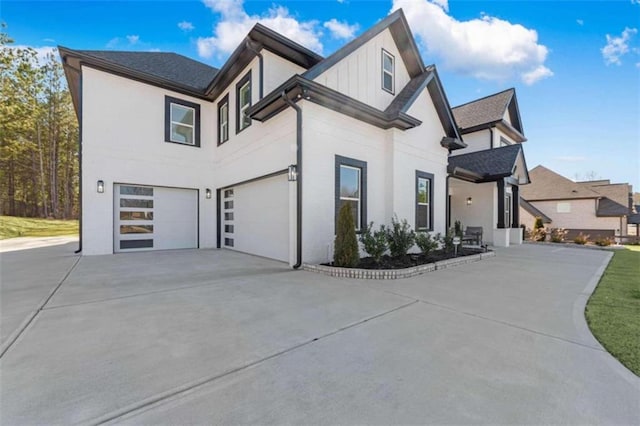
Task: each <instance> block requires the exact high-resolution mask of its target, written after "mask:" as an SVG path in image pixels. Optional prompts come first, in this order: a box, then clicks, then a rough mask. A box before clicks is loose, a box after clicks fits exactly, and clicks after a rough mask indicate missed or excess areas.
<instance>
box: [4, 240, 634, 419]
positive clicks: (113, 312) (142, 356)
mask: <svg viewBox="0 0 640 426" xmlns="http://www.w3.org/2000/svg"><path fill="white" fill-rule="evenodd" d="M74 248H75V247H72V246H58V247H55V248H46V249H33V250H26V251H20V252H14V253H8V254H2V292H1V293H0V296H2V318H1V319H2V328H3V330H2V331H3V332H2V336H5V335H7V336H13V337H16V335H17V338H16V339H15V341H13V343H12V344H11V345H10V346H9V347H8V349H7V350H6V352H5V354H4V356H3V357H2V359H1V360H0V368H1V376H0V393H1V394H0V404H1V405H0V423H1V424H3V425H13V424H21V425H22V424H69V423H82V424H86V423H92V424H96V423H103V422H113V423H118V424H121V423H125V424H126V423H131V424H202V423H206V424H255V423H260V424H284V423H288V424H300V423H305V424H338V423H340V424H353V423H359V424H365V423H366V424H392V423H393V424H409V423H411V424H423V423H456V424H461V423H476V424H477V423H484V424H488V423H491V424H493V423H501V424H541V423H553V424H639V423H640V410H639V406H638V401H639V400H640V379H638V378H637V377H636V376H634V375H633V374H631V373H630V372H629V371H628V370H626V369H625V368H624V367H622V366H621V365H620V364H619V363H618V362H617V361H615V359H613V358H612V357H611V356H610V355H609V354H607V353H606V352H605V351H604V350H603V349H602V348H601V346H600V345H599V344H598V343H597V342H596V341H595V339H594V338H593V337H592V336H591V334H590V333H589V331H588V329H587V326H586V323H585V321H584V316H583V309H584V304H585V302H586V300H587V298H588V296H589V294H590V293H591V291H592V290H593V287H594V286H595V284H596V282H597V276H598V274H599V273H600V272H601V271H602V270H603V268H604V267H605V265H606V263H607V261H608V258H609V256H610V254H608V253H607V252H602V251H591V250H580V249H569V248H553V247H540V246H533V245H524V246H520V247H514V248H510V249H507V250H500V251H499V252H498V256H497V257H495V258H492V259H489V260H485V261H482V262H479V263H474V264H469V265H464V266H461V267H458V268H455V269H451V270H443V271H436V272H433V273H429V274H426V275H422V276H418V277H413V278H411V279H406V280H398V281H356V280H345V279H339V278H330V277H325V276H322V275H316V274H313V273H309V272H303V271H292V270H290V269H289V268H288V267H286V266H285V265H283V264H281V263H278V262H273V261H269V260H265V259H261V258H257V257H253V256H247V255H242V254H238V253H234V252H230V251H216V250H201V251H190V250H188V251H167V252H156V253H136V254H127V255H113V256H99V257H83V258H77V257H75V256H73V255H72V250H73V249H74ZM8 256H11V257H10V258H7V257H8ZM78 259H79V261H78ZM60 283H61V284H60ZM21 287H29V289H25V291H26V293H25V294H28V296H25V301H24V302H21V301H22V296H21V294H20V292H21V291H22V290H21ZM36 288H38V289H39V291H36ZM54 289H55V292H54V294H53V295H51V293H52V291H53V290H54ZM35 293H38V297H36V295H35ZM40 296H42V297H40ZM14 303H15V304H18V305H20V306H21V308H20V309H13V304H14ZM29 303H31V304H32V307H31V309H30V310H29V309H26V308H22V305H25V306H26V305H28V304H29ZM39 304H43V308H42V309H41V310H40V311H38V313H37V315H35V317H34V318H33V320H32V321H30V322H29V321H27V320H26V319H27V318H30V317H31V316H33V311H34V309H36V308H37V307H38V306H39ZM23 314H24V318H22V319H21V320H20V321H18V320H17V319H18V317H20V315H23ZM5 321H6V322H5ZM27 323H28V325H27V326H26V328H25V329H24V331H23V332H21V333H19V331H16V330H21V327H24V325H26V324H27ZM5 328H7V330H6V331H5ZM7 341H8V342H9V343H11V339H9V340H7ZM7 341H5V343H6V342H7Z"/></svg>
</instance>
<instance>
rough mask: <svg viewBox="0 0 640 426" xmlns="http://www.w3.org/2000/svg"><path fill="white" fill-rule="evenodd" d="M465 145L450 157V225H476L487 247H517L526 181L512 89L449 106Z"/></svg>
mask: <svg viewBox="0 0 640 426" xmlns="http://www.w3.org/2000/svg"><path fill="white" fill-rule="evenodd" d="M453 115H454V117H455V119H456V123H457V124H458V126H459V127H460V132H461V133H462V135H463V137H464V142H465V143H466V144H467V147H466V148H464V149H460V150H457V151H455V152H453V153H452V154H451V157H450V159H449V172H450V174H451V179H450V186H449V195H450V197H451V198H450V202H451V221H452V222H451V223H454V222H455V221H460V222H461V223H462V225H463V227H466V226H473V227H477V226H481V227H482V228H483V240H484V242H485V243H487V244H491V245H495V246H498V247H508V246H509V245H512V244H521V243H522V237H523V232H522V229H521V228H520V186H521V185H526V184H528V183H529V182H530V179H529V174H528V171H527V164H526V161H525V157H524V151H523V150H522V146H521V143H522V142H525V141H526V138H525V137H524V132H523V130H522V122H521V119H520V112H519V107H518V101H517V99H516V93H515V89H508V90H505V91H503V92H500V93H496V94H494V95H490V96H487V97H484V98H482V99H478V100H475V101H472V102H469V103H467V104H464V105H460V106H457V107H454V108H453Z"/></svg>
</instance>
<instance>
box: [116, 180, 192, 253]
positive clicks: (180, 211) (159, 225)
mask: <svg viewBox="0 0 640 426" xmlns="http://www.w3.org/2000/svg"><path fill="white" fill-rule="evenodd" d="M114 212H115V217H114V220H113V224H114V238H113V241H114V248H113V251H114V252H116V253H118V252H128V251H140V250H166V249H182V248H197V247H198V191H197V190H195V189H178V188H165V187H153V186H143V185H125V184H115V185H114Z"/></svg>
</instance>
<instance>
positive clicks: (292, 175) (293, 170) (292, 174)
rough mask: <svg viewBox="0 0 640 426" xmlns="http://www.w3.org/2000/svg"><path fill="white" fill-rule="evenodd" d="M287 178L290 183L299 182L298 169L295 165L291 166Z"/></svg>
mask: <svg viewBox="0 0 640 426" xmlns="http://www.w3.org/2000/svg"><path fill="white" fill-rule="evenodd" d="M287 178H288V179H289V182H295V181H297V180H298V167H297V166H296V165H295V164H292V165H290V166H289V170H288V171H287Z"/></svg>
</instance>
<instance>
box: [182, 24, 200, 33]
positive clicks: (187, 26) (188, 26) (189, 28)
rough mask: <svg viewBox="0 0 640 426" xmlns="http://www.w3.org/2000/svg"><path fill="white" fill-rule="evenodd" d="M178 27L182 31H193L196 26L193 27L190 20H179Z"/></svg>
mask: <svg viewBox="0 0 640 426" xmlns="http://www.w3.org/2000/svg"><path fill="white" fill-rule="evenodd" d="M178 28H180V29H181V30H182V31H184V32H185V33H186V32H189V31H193V30H194V29H195V28H196V27H194V26H193V24H192V23H191V22H188V21H181V22H178Z"/></svg>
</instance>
